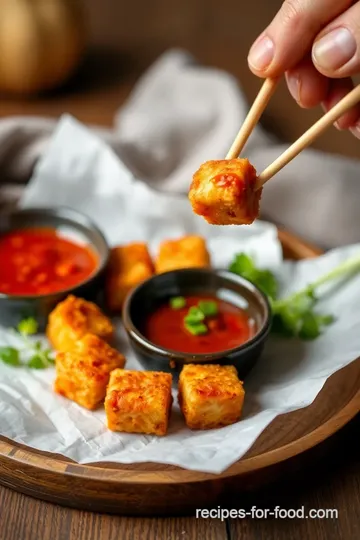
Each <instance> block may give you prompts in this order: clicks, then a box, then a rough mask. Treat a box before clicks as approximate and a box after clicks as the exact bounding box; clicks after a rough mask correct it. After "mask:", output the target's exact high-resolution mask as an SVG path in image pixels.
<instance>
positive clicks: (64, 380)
mask: <svg viewBox="0 0 360 540" xmlns="http://www.w3.org/2000/svg"><path fill="white" fill-rule="evenodd" d="M124 365H125V358H124V356H123V355H122V354H120V353H119V352H118V351H116V350H115V349H113V348H112V347H110V345H108V343H106V342H105V341H103V340H102V339H100V338H99V337H97V336H94V335H92V334H87V335H86V336H84V337H82V338H81V339H80V340H79V341H78V342H77V343H76V344H75V345H74V347H73V349H72V350H71V351H67V352H59V353H57V355H56V359H55V366H56V379H55V384H54V389H55V392H57V393H58V394H60V395H62V396H64V397H66V398H68V399H70V400H72V401H75V402H76V403H78V404H79V405H81V406H82V407H85V408H86V409H89V410H93V409H96V408H97V407H98V406H99V405H100V404H101V403H102V402H103V401H104V399H105V395H106V387H107V385H108V382H109V378H110V373H111V372H112V371H113V370H114V369H116V368H123V367H124Z"/></svg>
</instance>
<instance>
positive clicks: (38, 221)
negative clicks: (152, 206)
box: [0, 207, 109, 330]
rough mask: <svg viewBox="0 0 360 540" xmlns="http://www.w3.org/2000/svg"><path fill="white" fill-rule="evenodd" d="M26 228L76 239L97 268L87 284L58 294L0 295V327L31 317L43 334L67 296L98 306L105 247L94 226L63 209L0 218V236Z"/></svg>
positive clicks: (106, 253) (14, 214) (23, 212)
mask: <svg viewBox="0 0 360 540" xmlns="http://www.w3.org/2000/svg"><path fill="white" fill-rule="evenodd" d="M30 227H50V228H52V229H57V230H61V231H63V232H64V235H65V236H67V233H68V234H69V238H70V239H71V238H74V239H77V240H78V241H80V242H82V243H84V244H86V245H88V246H90V247H91V248H92V249H93V250H94V251H95V253H96V254H97V255H98V257H99V264H98V267H97V269H96V271H95V272H94V273H93V274H92V275H91V276H90V277H89V278H88V279H87V280H85V281H83V282H81V283H79V284H78V285H75V286H73V287H71V288H68V289H65V290H62V291H60V292H56V293H52V294H44V295H26V296H25V295H24V296H20V295H13V294H4V293H1V292H0V324H2V325H4V326H9V327H14V326H16V325H17V324H18V323H19V322H20V321H21V320H22V319H24V318H26V317H34V318H35V319H36V320H37V322H38V324H39V330H44V328H45V327H46V324H47V319H48V316H49V314H50V313H51V311H52V310H53V309H54V307H55V306H56V304H58V303H59V302H61V301H62V300H63V299H64V298H66V296H68V295H69V294H74V295H75V296H80V297H82V298H85V299H87V300H93V301H98V302H100V303H101V298H100V297H99V291H101V290H102V289H103V282H104V273H105V267H106V265H107V262H108V257H109V247H108V245H107V242H106V240H105V238H104V236H103V234H102V233H101V232H100V230H99V229H98V228H97V227H96V225H94V224H93V223H92V221H91V220H90V219H89V218H88V217H87V216H85V215H83V214H81V213H79V212H76V211H74V210H71V209H69V208H65V207H61V208H60V207H59V208H29V209H24V210H18V211H15V212H11V213H4V214H2V215H1V216H0V235H1V234H4V233H6V232H10V231H12V230H19V229H20V230H21V229H27V228H30ZM0 264H1V262H0Z"/></svg>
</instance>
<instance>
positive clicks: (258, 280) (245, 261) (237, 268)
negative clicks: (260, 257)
mask: <svg viewBox="0 0 360 540" xmlns="http://www.w3.org/2000/svg"><path fill="white" fill-rule="evenodd" d="M229 270H230V272H233V273H234V274H238V275H239V276H241V277H243V278H245V279H248V280H249V281H251V282H252V283H254V284H255V285H256V286H257V287H258V288H259V289H260V290H261V291H262V292H263V293H264V294H266V295H267V296H268V297H269V298H271V299H272V300H275V298H276V296H277V293H278V283H277V280H276V278H275V276H274V274H273V273H272V272H271V271H270V270H263V269H260V268H257V267H256V265H255V262H254V261H253V259H252V258H251V257H249V255H246V253H239V254H238V255H236V256H235V258H234V260H233V261H232V263H231V264H230V266H229Z"/></svg>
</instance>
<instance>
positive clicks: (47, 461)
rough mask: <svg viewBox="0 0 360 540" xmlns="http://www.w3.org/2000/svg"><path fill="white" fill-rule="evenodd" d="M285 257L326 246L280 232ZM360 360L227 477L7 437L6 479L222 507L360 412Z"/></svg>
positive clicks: (129, 505) (128, 507) (110, 503)
mask: <svg viewBox="0 0 360 540" xmlns="http://www.w3.org/2000/svg"><path fill="white" fill-rule="evenodd" d="M279 238H280V240H281V243H282V246H283V251H284V255H285V256H286V257H287V258H293V259H303V258H308V257H316V256H317V255H319V254H321V250H319V249H317V248H315V247H313V246H310V245H309V244H306V243H305V242H302V241H301V240H300V239H298V238H296V237H294V236H293V235H292V234H290V233H288V232H286V231H279ZM359 389H360V359H359V360H356V361H354V362H353V363H352V364H350V365H349V366H347V367H346V368H344V369H342V370H341V371H338V372H337V373H336V374H334V375H333V376H332V377H331V378H330V379H328V381H327V383H326V384H325V386H324V388H323V390H322V391H321V392H320V394H319V395H318V397H317V398H316V400H315V401H314V403H312V404H311V405H310V406H309V407H306V408H305V409H301V410H299V411H295V412H292V413H289V414H286V415H281V416H279V417H277V418H276V419H275V420H274V421H273V422H272V423H271V425H270V426H269V427H268V428H267V429H266V430H265V431H264V432H263V433H262V434H261V436H260V437H259V438H258V440H257V441H256V442H255V444H254V445H253V447H252V448H251V450H250V451H249V452H248V453H247V454H246V455H245V456H244V457H243V458H242V459H241V460H239V461H238V462H237V463H235V464H234V465H233V466H232V467H230V468H229V469H227V470H226V471H225V472H224V473H223V474H221V475H212V474H205V473H199V472H194V471H188V470H184V469H181V468H179V467H173V466H169V465H162V464H154V463H142V464H134V465H121V464H119V465H118V464H101V465H95V466H87V465H86V466H84V465H78V464H76V463H74V462H71V461H69V460H67V459H65V458H64V457H62V456H57V455H54V454H45V453H44V452H39V451H37V450H33V449H31V448H29V447H25V446H22V445H19V444H16V443H13V442H12V441H9V440H5V439H4V438H1V437H0V482H1V484H3V485H5V486H7V487H10V488H13V489H15V490H17V491H20V492H23V493H26V494H28V495H32V496H34V497H37V498H40V499H44V500H49V501H52V502H56V503H58V504H62V505H65V506H72V507H76V508H83V509H87V510H93V511H102V512H111V513H118V514H125V515H166V514H168V515H172V516H173V515H176V514H184V513H194V511H195V509H196V508H206V507H216V506H217V505H219V504H222V503H223V502H224V501H225V500H229V499H230V500H231V497H232V495H235V494H238V493H239V492H242V491H244V490H248V489H252V488H253V487H254V486H258V485H259V483H263V482H264V481H265V480H268V479H271V478H273V477H274V476H276V475H279V474H281V473H283V472H284V470H286V467H285V465H286V464H287V463H290V462H292V461H293V460H292V459H291V458H294V456H298V458H297V459H299V455H301V454H303V453H304V452H306V451H307V450H309V449H310V448H313V447H315V446H316V445H318V443H320V442H321V441H324V440H325V439H327V438H328V437H330V436H331V435H332V434H334V433H335V432H336V431H337V430H338V429H340V428H341V427H342V426H344V425H345V424H346V423H347V422H349V421H350V420H351V419H352V418H353V417H354V416H355V415H356V414H357V413H358V412H359V410H360V390H359Z"/></svg>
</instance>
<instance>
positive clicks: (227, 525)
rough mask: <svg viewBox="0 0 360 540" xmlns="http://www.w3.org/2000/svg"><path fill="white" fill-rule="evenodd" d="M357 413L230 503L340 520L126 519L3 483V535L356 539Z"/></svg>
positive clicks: (65, 539)
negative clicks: (303, 465)
mask: <svg viewBox="0 0 360 540" xmlns="http://www.w3.org/2000/svg"><path fill="white" fill-rule="evenodd" d="M359 429H360V418H359V417H358V418H356V419H354V420H353V421H352V422H350V423H349V424H348V425H347V426H346V427H345V428H343V429H342V430H341V431H340V432H338V433H337V434H336V435H335V436H334V437H332V438H331V439H329V440H327V441H326V442H324V443H323V444H321V445H320V446H318V447H317V448H316V449H314V451H312V452H310V453H309V455H308V457H307V470H306V473H302V472H300V473H293V474H291V475H289V476H288V477H287V478H283V479H282V481H281V482H277V483H274V484H272V485H271V486H269V487H268V488H266V489H261V490H260V491H254V492H253V493H252V494H251V495H248V496H246V497H242V498H240V499H239V498H238V499H232V500H231V501H230V503H229V505H228V507H229V508H245V509H247V510H248V511H250V510H251V508H252V506H256V508H263V509H273V508H274V507H275V506H277V505H278V506H280V507H281V508H294V509H299V508H301V507H302V506H304V507H305V508H306V510H309V509H312V508H313V509H319V508H322V509H337V510H338V512H339V516H338V519H311V520H306V519H305V520H302V519H288V520H286V519H285V520H276V519H266V520H265V519H251V518H247V519H231V520H226V521H223V522H221V521H220V520H218V519H196V518H195V517H188V518H182V517H180V518H152V519H150V518H145V519H144V518H143V519H139V518H127V517H117V516H109V515H105V514H97V513H90V512H84V511H78V510H70V509H67V508H63V507H61V506H56V505H52V504H49V503H45V502H41V501H38V500H36V499H32V498H30V497H26V496H25V495H21V494H18V493H16V492H14V491H11V490H9V489H6V488H3V487H0V523H1V526H0V540H119V539H121V540H358V539H359V538H360V520H359V517H358V515H359V507H360V481H359V479H360V460H359V456H360V439H359V437H358V434H359Z"/></svg>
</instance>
